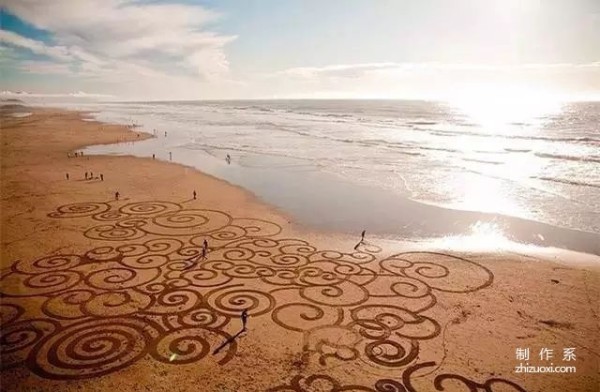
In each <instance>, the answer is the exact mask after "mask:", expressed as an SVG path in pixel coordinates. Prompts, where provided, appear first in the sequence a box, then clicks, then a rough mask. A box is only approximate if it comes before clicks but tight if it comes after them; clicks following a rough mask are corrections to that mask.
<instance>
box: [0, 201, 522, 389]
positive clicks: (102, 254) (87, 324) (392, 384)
mask: <svg viewBox="0 0 600 392" xmlns="http://www.w3.org/2000/svg"><path fill="white" fill-rule="evenodd" d="M112 204H113V203H111V204H107V203H76V204H70V205H66V206H61V207H59V208H58V209H57V210H56V211H54V212H52V213H50V214H48V216H49V217H50V218H60V219H66V218H78V219H79V218H85V219H86V220H88V221H90V222H93V223H92V224H91V225H90V226H88V227H87V228H86V229H85V231H84V232H83V234H84V236H86V237H87V238H88V239H90V240H92V241H93V242H94V246H93V247H92V248H91V249H89V250H88V251H86V252H83V254H82V255H79V254H59V255H49V256H45V257H41V258H37V259H34V260H33V261H30V260H20V261H16V262H15V263H13V264H12V266H11V267H10V268H9V269H7V270H6V272H5V273H4V274H3V275H1V276H0V281H1V282H2V288H1V292H0V295H1V296H2V299H3V303H2V304H0V315H1V322H2V324H1V325H2V335H1V338H0V339H1V340H0V341H1V343H2V368H3V369H4V368H9V367H13V366H26V367H27V368H28V369H30V370H31V371H32V372H33V373H35V374H37V375H38V376H40V377H44V378H50V379H56V380H69V379H84V378H91V377H98V376H102V375H104V374H109V373H112V372H116V371H119V370H121V369H124V368H125V367H127V366H130V365H131V364H133V363H135V362H137V361H139V360H140V359H141V358H144V357H148V358H153V359H155V360H157V361H160V362H165V363H170V364H173V365H175V364H189V363H194V362H197V361H214V362H216V363H218V364H224V363H227V362H228V361H230V360H231V359H232V358H233V356H234V355H235V353H236V352H237V349H238V344H240V343H239V342H237V341H236V340H235V338H236V337H237V336H238V335H233V336H232V335H230V332H231V331H233V330H234V329H236V328H239V327H240V326H241V322H240V320H239V317H240V314H241V312H242V311H243V310H247V311H248V314H249V315H250V317H251V318H252V319H255V318H256V319H259V320H262V321H261V323H260V325H263V326H264V325H265V324H264V321H267V320H270V321H271V322H272V326H273V328H281V329H282V330H284V331H285V333H287V334H290V337H293V336H296V337H297V338H298V342H300V341H301V342H302V356H303V358H308V360H310V359H314V358H316V359H317V361H318V364H320V365H323V366H325V365H327V366H329V365H335V364H336V363H338V362H340V361H341V362H352V361H356V362H357V363H358V364H360V365H361V366H362V365H363V364H365V365H367V366H369V367H372V368H374V369H375V370H377V369H379V370H383V371H385V370H386V369H387V370H388V371H389V369H395V371H396V370H398V371H402V380H392V379H381V380H378V381H377V382H376V383H375V384H374V387H366V386H361V385H351V386H344V385H343V384H342V383H340V382H338V381H337V380H335V379H334V378H332V377H330V376H326V375H312V376H307V377H303V376H298V377H295V378H294V379H292V380H291V382H290V384H286V385H284V386H281V387H277V388H276V389H272V390H291V391H304V390H311V387H315V388H316V387H318V388H322V389H324V390H327V389H328V388H329V390H331V391H342V390H344V391H346V390H358V391H377V392H384V391H385V392H388V391H396V392H407V391H414V388H413V387H412V385H411V384H410V375H411V374H412V373H413V372H415V371H419V369H421V368H423V367H426V366H430V365H428V364H416V363H415V362H416V361H417V358H418V356H419V353H420V350H421V348H422V347H424V346H425V345H426V344H428V341H430V340H434V339H436V338H437V337H438V336H439V335H440V331H441V328H440V322H439V321H438V320H436V319H434V318H432V317H430V316H425V315H424V314H423V312H425V311H426V310H429V309H431V308H433V307H435V306H436V304H437V300H438V299H437V294H438V293H440V292H450V293H469V292H473V291H475V290H480V289H483V288H485V287H487V286H489V285H490V284H491V283H492V281H493V275H492V273H491V271H489V270H488V269H486V268H485V267H483V266H481V265H479V264H477V263H474V262H472V261H470V260H467V259H464V258H462V257H459V256H454V255H450V254H442V253H431V252H405V253H398V254H395V255H392V256H388V257H383V258H381V257H379V256H378V255H379V254H380V253H381V252H382V249H381V248H379V247H378V246H376V245H374V244H368V243H364V244H362V245H361V246H360V247H358V248H357V250H352V251H350V252H344V251H338V250H331V249H318V248H317V247H315V246H313V245H311V244H310V243H309V242H307V241H304V240H302V239H296V238H279V235H280V234H281V231H282V228H281V227H280V226H279V225H277V224H275V223H273V222H268V221H264V220H260V219H250V218H234V217H232V216H230V215H228V214H226V213H225V212H222V211H216V210H210V209H186V208H184V207H183V206H182V205H180V204H177V203H172V202H168V201H142V202H133V203H125V204H121V205H120V207H114V206H113V205H112ZM117 204H118V203H117ZM97 241H100V242H99V243H96V242H97ZM205 241H207V243H208V248H207V249H205V248H204V246H205V245H204V244H205ZM107 243H110V244H112V245H107ZM350 249H352V246H351V247H350ZM457 271H461V273H457ZM464 271H467V273H465V272H464ZM5 298H6V299H9V300H10V303H5V302H4V299H5ZM29 299H31V300H29ZM26 301H27V302H26ZM26 308H27V312H25V309H26ZM428 314H439V312H437V313H436V312H432V313H428ZM249 325H250V326H249V328H252V326H253V325H254V321H250V324H249ZM225 331H227V332H225ZM428 352H429V351H428ZM398 374H400V373H398ZM450 382H452V383H457V382H462V383H463V384H464V385H465V386H466V387H467V388H480V389H485V390H488V391H489V390H491V388H492V386H494V385H498V384H500V385H501V386H503V387H504V386H512V387H515V386H516V384H513V383H510V382H508V381H502V380H500V379H491V380H488V381H486V382H485V383H483V384H480V383H476V382H474V381H471V380H468V379H466V378H462V376H458V375H448V374H442V375H439V376H438V378H436V379H435V383H434V385H433V387H435V388H437V389H438V390H442V389H443V387H445V385H446V384H447V383H450ZM516 387H518V386H516ZM278 388H279V389H278ZM440 388H441V389H440ZM517 390H518V389H517Z"/></svg>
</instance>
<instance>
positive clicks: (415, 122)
mask: <svg viewBox="0 0 600 392" xmlns="http://www.w3.org/2000/svg"><path fill="white" fill-rule="evenodd" d="M406 123H407V124H408V125H436V124H437V121H407V122H406Z"/></svg>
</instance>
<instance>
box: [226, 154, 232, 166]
mask: <svg viewBox="0 0 600 392" xmlns="http://www.w3.org/2000/svg"><path fill="white" fill-rule="evenodd" d="M225 160H226V161H227V164H228V165H230V164H231V156H230V155H229V154H227V156H226V157H225Z"/></svg>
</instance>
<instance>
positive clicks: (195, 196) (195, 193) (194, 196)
mask: <svg viewBox="0 0 600 392" xmlns="http://www.w3.org/2000/svg"><path fill="white" fill-rule="evenodd" d="M193 195H194V200H196V191H195V190H194V193H193Z"/></svg>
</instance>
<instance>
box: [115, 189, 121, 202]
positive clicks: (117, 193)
mask: <svg viewBox="0 0 600 392" xmlns="http://www.w3.org/2000/svg"><path fill="white" fill-rule="evenodd" d="M119 196H120V193H119V191H116V192H115V200H119Z"/></svg>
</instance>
